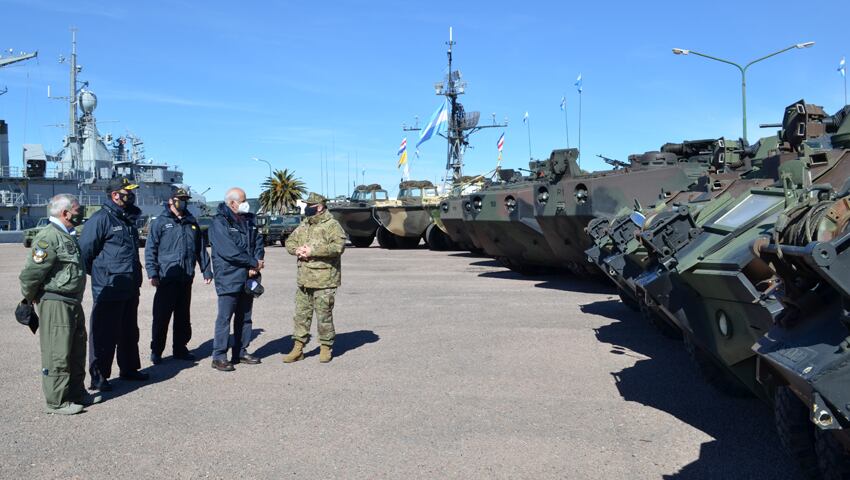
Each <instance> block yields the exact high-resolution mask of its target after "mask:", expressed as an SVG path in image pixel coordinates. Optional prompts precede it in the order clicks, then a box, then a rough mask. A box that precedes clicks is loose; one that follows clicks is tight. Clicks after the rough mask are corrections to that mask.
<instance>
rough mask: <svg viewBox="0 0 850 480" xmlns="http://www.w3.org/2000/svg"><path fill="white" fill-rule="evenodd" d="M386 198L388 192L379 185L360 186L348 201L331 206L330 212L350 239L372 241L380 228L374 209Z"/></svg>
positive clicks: (329, 207)
mask: <svg viewBox="0 0 850 480" xmlns="http://www.w3.org/2000/svg"><path fill="white" fill-rule="evenodd" d="M386 197H387V191H386V190H384V189H382V188H381V186H380V185H378V184H372V185H359V186H358V187H357V188H355V190H354V193H353V194H352V196H351V198H349V199H348V201H346V202H337V203H334V204H333V205H329V206H328V210H329V211H330V212H331V214H332V215H333V216H334V218H335V219H336V221H337V222H339V224H340V226H342V229H343V230H345V233H346V234H348V236H349V237H357V238H363V239H372V238H374V237H375V232H376V231H377V230H378V226H379V225H378V222H377V221H376V220H375V218H374V216H373V215H372V207H373V206H374V205H375V204H376V203H378V202H383V201H386V200H383V199H385V198H386ZM366 243H371V240H369V241H368V242H366Z"/></svg>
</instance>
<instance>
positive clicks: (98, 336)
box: [80, 177, 148, 391]
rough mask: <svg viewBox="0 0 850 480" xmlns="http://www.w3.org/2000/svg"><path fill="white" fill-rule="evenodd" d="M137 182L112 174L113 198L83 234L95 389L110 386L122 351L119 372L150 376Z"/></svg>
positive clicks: (130, 377) (126, 375)
mask: <svg viewBox="0 0 850 480" xmlns="http://www.w3.org/2000/svg"><path fill="white" fill-rule="evenodd" d="M138 187H139V186H138V185H136V184H134V183H133V182H132V181H131V180H130V179H128V178H126V177H117V178H113V179H112V180H110V182H109V185H108V188H107V193H108V194H109V199H108V200H107V201H106V202H105V203H104V204H103V208H101V209H100V210H98V211H97V212H95V213H94V215H92V216H91V218H90V219H89V221H88V222H86V224H85V228H83V233H82V235H81V237H80V250H81V251H82V257H83V263H84V264H85V266H86V272H88V274H89V275H91V293H92V298H93V300H94V307H93V308H92V312H91V316H90V317H89V319H90V320H89V321H90V324H89V374H90V375H91V389H93V390H100V391H109V390H112V386H111V385H110V384H109V376H110V375H111V373H112V359H113V357H114V356H115V353H116V349H117V351H118V368H119V370H120V377H121V378H123V379H126V380H141V381H144V380H147V379H148V375H147V374H146V373H142V372H140V371H139V369H140V368H141V363H140V362H139V322H138V309H139V288H140V287H141V286H142V264H141V262H140V261H139V231H138V229H137V228H136V220H137V219H138V217H139V214H141V210H139V208H138V207H136V206H135V203H136V195H135V193H134V192H133V191H134V190H135V189H137V188H138Z"/></svg>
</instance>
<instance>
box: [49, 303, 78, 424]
mask: <svg viewBox="0 0 850 480" xmlns="http://www.w3.org/2000/svg"><path fill="white" fill-rule="evenodd" d="M38 313H39V316H40V317H41V318H40V322H39V324H40V325H39V329H38V333H39V343H40V344H41V373H42V377H41V379H42V382H41V384H42V389H43V390H44V398H45V400H46V401H47V406H48V407H50V408H61V407H65V406H67V405H68V403H69V402H75V403H79V402H80V401H81V400H82V398H83V397H84V396H85V394H86V390H85V386H84V381H85V377H86V316H85V313H83V307H82V306H81V305H79V304H73V303H67V302H63V301H60V300H42V301H41V302H40V303H39V312H38Z"/></svg>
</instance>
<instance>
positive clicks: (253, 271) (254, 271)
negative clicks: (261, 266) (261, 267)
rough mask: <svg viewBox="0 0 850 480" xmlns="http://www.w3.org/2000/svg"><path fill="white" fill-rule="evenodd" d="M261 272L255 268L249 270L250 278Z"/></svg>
mask: <svg viewBox="0 0 850 480" xmlns="http://www.w3.org/2000/svg"><path fill="white" fill-rule="evenodd" d="M259 274H260V272H258V271H257V270H254V269H253V268H252V269H250V270H248V278H254V277H256V276H257V275H259Z"/></svg>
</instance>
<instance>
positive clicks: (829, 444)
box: [801, 405, 850, 480]
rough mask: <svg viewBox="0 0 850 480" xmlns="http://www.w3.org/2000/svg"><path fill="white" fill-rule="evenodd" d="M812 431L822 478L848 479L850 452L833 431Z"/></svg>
mask: <svg viewBox="0 0 850 480" xmlns="http://www.w3.org/2000/svg"><path fill="white" fill-rule="evenodd" d="M801 406H802V405H801ZM804 411H805V410H804ZM807 413H808V412H807ZM807 416H808V415H807ZM814 432H815V453H817V457H818V458H817V462H818V469H819V470H820V474H821V476H822V477H823V479H824V480H848V479H850V454H848V452H847V450H845V449H844V445H843V444H842V443H841V441H839V440H838V439H837V438H835V435H836V433H835V431H833V430H821V429H819V428H815V429H814Z"/></svg>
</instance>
